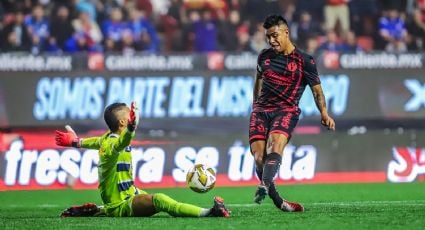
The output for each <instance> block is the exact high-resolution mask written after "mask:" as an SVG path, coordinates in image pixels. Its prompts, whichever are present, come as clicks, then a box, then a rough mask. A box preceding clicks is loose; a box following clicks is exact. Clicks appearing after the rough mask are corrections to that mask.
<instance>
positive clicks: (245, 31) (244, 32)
mask: <svg viewBox="0 0 425 230" xmlns="http://www.w3.org/2000/svg"><path fill="white" fill-rule="evenodd" d="M236 36H237V38H238V44H237V47H236V51H238V52H244V51H253V50H252V49H251V44H250V38H251V37H250V35H249V26H248V25H246V24H243V25H242V26H239V28H238V30H237V31H236Z"/></svg>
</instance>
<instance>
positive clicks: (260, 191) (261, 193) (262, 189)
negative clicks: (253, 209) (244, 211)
mask: <svg viewBox="0 0 425 230" xmlns="http://www.w3.org/2000/svg"><path fill="white" fill-rule="evenodd" d="M267 194H268V192H267V188H266V186H264V185H259V186H258V188H257V190H256V191H255V196H254V202H255V203H257V204H261V203H262V202H263V201H264V199H265V198H266V196H267Z"/></svg>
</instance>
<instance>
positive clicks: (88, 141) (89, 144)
mask: <svg viewBox="0 0 425 230" xmlns="http://www.w3.org/2000/svg"><path fill="white" fill-rule="evenodd" d="M107 135H108V132H106V133H105V134H103V135H102V136H100V137H87V138H83V140H82V141H81V148H86V149H100V146H101V145H102V141H103V140H104V139H105V137H106V136H107Z"/></svg>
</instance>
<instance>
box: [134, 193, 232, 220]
mask: <svg viewBox="0 0 425 230" xmlns="http://www.w3.org/2000/svg"><path fill="white" fill-rule="evenodd" d="M132 209H133V216H142V217H148V216H152V215H154V214H156V213H158V212H161V211H162V212H166V213H168V214H170V215H171V216H176V217H177V216H179V217H207V216H221V217H228V216H229V215H230V212H229V211H228V210H227V209H226V208H225V206H224V202H223V199H222V198H219V197H215V198H214V206H213V208H210V209H205V208H200V207H197V206H195V205H191V204H186V203H181V202H177V201H176V200H174V199H172V198H171V197H169V196H167V195H165V194H163V193H157V194H143V195H137V196H135V197H134V199H133V203H132Z"/></svg>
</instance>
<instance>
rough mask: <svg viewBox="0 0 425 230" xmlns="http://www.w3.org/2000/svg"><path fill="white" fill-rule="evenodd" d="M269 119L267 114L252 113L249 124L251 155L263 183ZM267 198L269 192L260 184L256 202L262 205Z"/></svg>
mask: <svg viewBox="0 0 425 230" xmlns="http://www.w3.org/2000/svg"><path fill="white" fill-rule="evenodd" d="M266 127H268V123H267V117H266V116H265V113H261V112H252V113H251V117H250V122H249V143H250V148H251V154H252V155H253V157H254V160H255V166H256V167H255V172H256V173H257V176H258V178H259V179H260V181H261V178H262V177H263V176H262V175H263V165H264V157H265V151H266V139H267V130H268V129H267V128H266ZM266 196H267V190H266V189H265V187H264V186H263V185H262V184H260V185H259V186H258V188H257V190H256V191H255V195H254V202H256V203H258V204H261V203H262V202H263V200H264V198H265V197H266Z"/></svg>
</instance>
